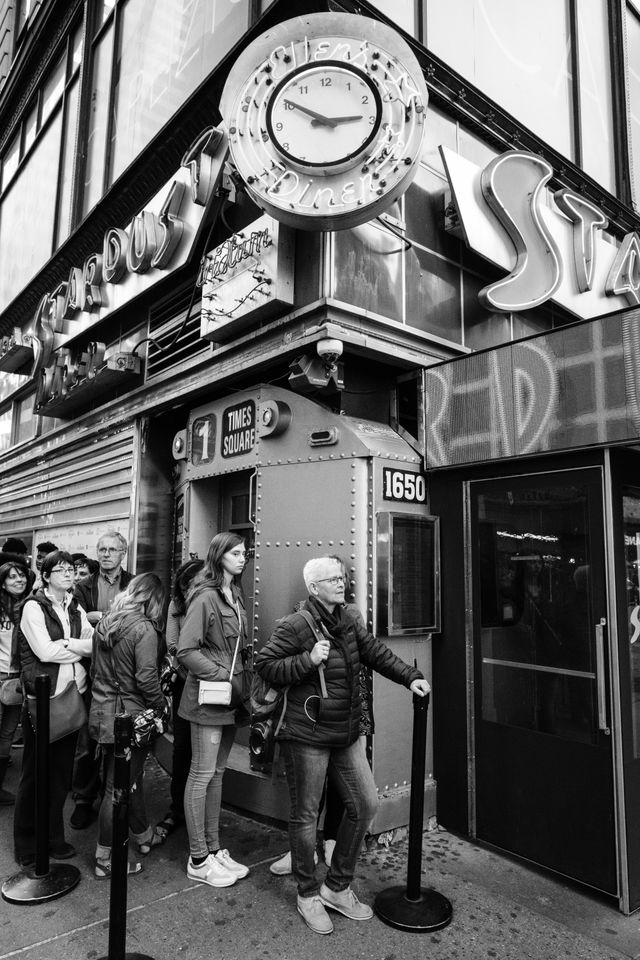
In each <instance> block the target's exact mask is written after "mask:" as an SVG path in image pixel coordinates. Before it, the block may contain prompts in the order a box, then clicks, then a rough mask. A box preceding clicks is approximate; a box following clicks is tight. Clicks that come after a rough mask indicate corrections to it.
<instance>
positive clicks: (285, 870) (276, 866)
mask: <svg viewBox="0 0 640 960" xmlns="http://www.w3.org/2000/svg"><path fill="white" fill-rule="evenodd" d="M313 862H314V863H316V864H317V862H318V854H317V852H316V851H315V850H314V853H313ZM269 870H271V873H275V875H276V877H286V876H288V875H289V874H290V873H291V872H292V870H291V851H290V850H289V851H288V852H287V853H285V855H284V857H280V859H279V860H275V861H274V862H273V863H272V864H271V866H270V867H269Z"/></svg>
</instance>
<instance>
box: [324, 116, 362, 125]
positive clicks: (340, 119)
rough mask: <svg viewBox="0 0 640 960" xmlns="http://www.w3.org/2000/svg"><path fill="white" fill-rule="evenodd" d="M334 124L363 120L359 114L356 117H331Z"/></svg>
mask: <svg viewBox="0 0 640 960" xmlns="http://www.w3.org/2000/svg"><path fill="white" fill-rule="evenodd" d="M331 119H332V120H333V122H334V124H336V123H349V122H350V121H351V120H362V114H361V113H358V114H357V115H356V116H354V117H331Z"/></svg>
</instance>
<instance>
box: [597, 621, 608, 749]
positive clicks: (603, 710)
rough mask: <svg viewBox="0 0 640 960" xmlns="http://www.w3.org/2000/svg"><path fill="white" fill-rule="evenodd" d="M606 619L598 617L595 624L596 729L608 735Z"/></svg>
mask: <svg viewBox="0 0 640 960" xmlns="http://www.w3.org/2000/svg"><path fill="white" fill-rule="evenodd" d="M606 625H607V621H606V620H605V618H604V617H600V622H599V623H597V624H596V691H597V696H598V729H599V730H602V732H603V733H606V734H607V735H609V734H610V733H611V730H610V729H609V724H608V722H607V690H606V674H605V669H604V628H605V627H606Z"/></svg>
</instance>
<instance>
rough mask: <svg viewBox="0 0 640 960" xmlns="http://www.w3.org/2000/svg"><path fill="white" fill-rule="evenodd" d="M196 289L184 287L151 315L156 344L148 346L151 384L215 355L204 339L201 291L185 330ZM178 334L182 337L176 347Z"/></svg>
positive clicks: (150, 323) (190, 286)
mask: <svg viewBox="0 0 640 960" xmlns="http://www.w3.org/2000/svg"><path fill="white" fill-rule="evenodd" d="M192 289H193V288H192V285H191V284H188V285H187V286H184V287H181V288H180V289H178V290H177V291H175V292H174V293H173V294H171V296H169V297H167V298H166V299H164V300H162V301H161V302H160V303H158V304H156V305H155V306H154V307H152V308H151V310H150V311H149V336H150V337H153V339H154V341H155V342H154V343H151V342H150V343H149V344H148V353H147V371H146V379H147V381H149V380H152V379H153V378H154V377H158V376H160V375H161V374H164V373H167V372H168V371H170V370H172V369H173V368H174V367H178V366H180V365H181V364H184V362H185V361H186V360H193V359H194V358H196V357H197V358H199V357H204V356H206V355H207V354H208V353H211V344H210V343H209V341H208V340H202V339H201V337H200V308H201V303H202V300H201V296H200V291H199V290H198V291H196V295H195V298H194V302H193V306H192V308H191V313H190V315H189V319H188V321H187V323H186V324H185V325H184V328H182V324H183V323H184V318H185V316H186V314H187V308H188V306H189V300H190V299H191V291H192ZM178 330H180V335H179V337H178V339H177V340H176V341H175V343H174V339H175V336H176V334H177V332H178Z"/></svg>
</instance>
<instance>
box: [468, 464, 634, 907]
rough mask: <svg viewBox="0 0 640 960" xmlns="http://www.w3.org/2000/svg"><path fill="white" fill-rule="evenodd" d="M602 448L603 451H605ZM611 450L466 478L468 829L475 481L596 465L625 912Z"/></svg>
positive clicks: (471, 812) (472, 776)
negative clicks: (602, 524) (598, 476)
mask: <svg viewBox="0 0 640 960" xmlns="http://www.w3.org/2000/svg"><path fill="white" fill-rule="evenodd" d="M603 453H604V456H603ZM609 454H610V451H609V450H608V449H607V450H605V451H596V452H595V455H594V456H592V457H588V458H583V457H581V458H579V459H577V460H574V462H573V463H572V462H571V459H570V458H567V457H562V458H556V457H554V458H553V459H552V458H549V459H548V460H547V459H545V460H536V461H527V462H522V463H518V464H512V465H510V466H511V469H510V470H509V471H504V472H498V471H496V469H495V467H496V465H495V464H493V465H491V467H492V469H491V467H490V468H489V469H487V468H486V467H485V469H483V470H480V471H478V472H477V473H475V472H474V473H475V475H474V476H473V477H471V478H470V477H467V478H465V479H464V480H463V482H462V494H463V523H464V592H465V609H466V611H467V615H466V617H465V663H466V677H465V680H466V699H467V777H468V779H467V783H468V793H467V804H468V825H469V834H470V836H472V837H473V838H477V816H476V798H477V781H476V734H475V727H476V711H475V701H476V689H475V676H474V657H475V646H474V609H473V599H474V591H473V581H474V571H473V564H472V559H473V542H472V492H471V491H472V485H473V484H476V483H484V482H491V481H496V482H504V481H505V480H508V479H509V478H511V477H513V478H514V479H518V480H522V479H524V478H526V477H531V478H532V480H534V482H535V478H536V477H537V476H540V475H545V476H549V475H558V476H559V475H561V474H574V475H575V474H576V473H579V472H580V471H582V470H594V469H598V470H599V471H600V476H601V491H602V493H601V496H602V500H601V506H602V517H603V523H604V531H603V550H604V570H603V580H604V590H605V610H606V616H607V629H606V631H605V638H606V643H605V659H606V660H607V662H608V666H609V669H608V670H607V671H606V677H607V694H608V702H609V710H610V723H611V758H612V767H613V769H612V788H613V797H612V803H613V810H612V814H613V832H614V844H615V850H614V856H615V871H616V877H617V887H618V893H617V897H618V902H619V908H620V910H621V911H622V912H624V913H628V912H629V909H630V905H629V878H628V866H629V864H628V855H627V836H626V828H625V816H624V813H625V811H624V791H623V781H622V711H621V698H620V679H619V678H620V672H619V671H620V660H619V646H618V617H617V604H618V596H617V592H616V589H615V585H616V578H615V547H616V544H615V529H614V522H613V520H614V502H613V497H614V483H613V479H612V465H611V458H610V455H609Z"/></svg>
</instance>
